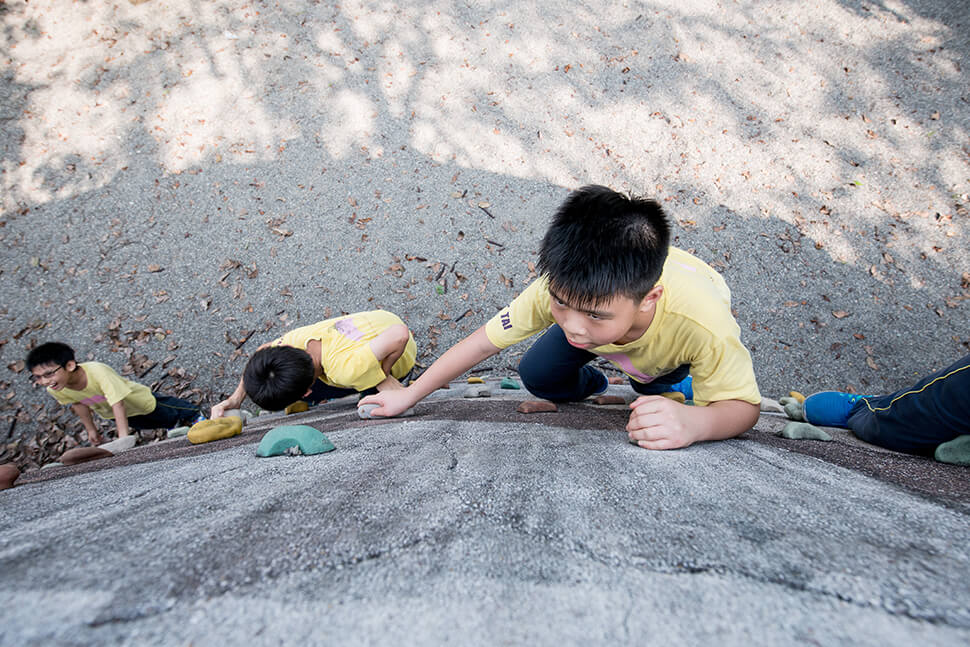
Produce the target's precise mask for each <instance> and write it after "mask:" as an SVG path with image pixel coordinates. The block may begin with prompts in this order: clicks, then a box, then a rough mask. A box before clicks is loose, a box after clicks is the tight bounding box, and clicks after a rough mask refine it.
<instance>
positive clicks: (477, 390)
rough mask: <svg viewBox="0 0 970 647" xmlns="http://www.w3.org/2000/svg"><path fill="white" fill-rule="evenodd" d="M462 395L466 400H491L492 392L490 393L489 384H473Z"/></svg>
mask: <svg viewBox="0 0 970 647" xmlns="http://www.w3.org/2000/svg"><path fill="white" fill-rule="evenodd" d="M461 395H462V397H464V398H489V397H491V396H492V392H491V391H489V389H488V385H487V384H484V383H483V384H472V385H470V386H468V387H467V388H466V389H465V392H464V393H462V394H461Z"/></svg>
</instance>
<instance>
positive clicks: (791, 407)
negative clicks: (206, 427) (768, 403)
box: [778, 397, 805, 422]
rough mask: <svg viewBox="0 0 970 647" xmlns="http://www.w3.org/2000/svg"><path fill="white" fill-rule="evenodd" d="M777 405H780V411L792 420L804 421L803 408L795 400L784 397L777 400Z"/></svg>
mask: <svg viewBox="0 0 970 647" xmlns="http://www.w3.org/2000/svg"><path fill="white" fill-rule="evenodd" d="M778 403H779V404H780V405H781V407H782V409H783V410H784V411H785V415H786V416H788V417H789V418H791V419H792V420H801V421H802V422H804V421H805V407H804V406H802V403H801V402H799V401H798V400H797V399H796V398H792V397H784V398H778Z"/></svg>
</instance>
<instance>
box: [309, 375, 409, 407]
mask: <svg viewBox="0 0 970 647" xmlns="http://www.w3.org/2000/svg"><path fill="white" fill-rule="evenodd" d="M405 379H407V378H405ZM358 393H359V394H361V395H371V394H373V393H377V388H370V389H367V390H366V391H357V390H356V389H345V388H343V387H339V386H330V385H329V384H325V383H324V382H323V381H321V380H313V386H312V387H311V388H310V393H309V394H308V395H305V396H303V397H302V398H300V399H301V400H303V401H304V402H306V403H307V404H319V403H321V402H326V401H327V400H336V399H337V398H343V397H345V396H348V395H355V394H358Z"/></svg>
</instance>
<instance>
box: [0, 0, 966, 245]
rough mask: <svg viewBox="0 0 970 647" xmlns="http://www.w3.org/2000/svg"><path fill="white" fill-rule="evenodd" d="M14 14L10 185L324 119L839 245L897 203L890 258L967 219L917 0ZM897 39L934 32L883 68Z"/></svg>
mask: <svg viewBox="0 0 970 647" xmlns="http://www.w3.org/2000/svg"><path fill="white" fill-rule="evenodd" d="M792 6H795V5H794V4H793V5H792ZM3 20H4V22H5V25H6V27H7V29H8V43H7V48H6V50H5V53H6V56H7V57H8V58H9V62H10V64H9V68H10V70H11V73H12V75H13V77H14V81H15V82H16V83H17V84H20V85H21V86H23V87H24V88H27V90H26V92H28V99H27V101H26V108H25V109H24V111H23V113H22V114H21V115H18V116H17V118H16V119H15V120H14V125H15V126H16V127H17V128H19V131H20V134H21V135H22V138H21V143H20V146H19V150H18V152H17V155H18V157H19V159H13V158H11V157H9V156H8V157H7V158H5V159H3V168H4V170H5V173H4V179H3V184H4V186H5V189H6V191H5V197H4V204H3V208H4V209H7V210H9V209H11V208H12V206H13V204H14V202H18V201H19V202H43V201H49V200H52V199H57V198H65V197H68V196H70V195H72V194H77V193H78V192H82V191H87V190H90V189H92V188H95V187H97V186H104V185H105V184H107V183H109V182H111V181H112V179H113V178H114V177H115V176H116V174H117V173H118V172H119V171H120V169H123V168H126V167H128V166H130V165H131V164H132V163H133V161H134V160H136V159H150V160H151V161H153V162H154V163H155V164H157V165H158V166H159V167H160V168H162V169H163V170H164V171H165V172H166V173H179V172H183V171H185V170H187V169H191V168H203V167H206V166H210V165H218V164H240V165H250V164H252V163H254V162H262V163H274V162H279V161H280V159H281V156H282V154H283V152H284V151H285V149H286V148H287V142H289V141H291V140H294V139H307V138H308V137H311V136H315V139H316V140H317V141H319V142H320V143H321V145H322V146H323V148H324V149H325V154H326V155H329V156H330V157H331V158H332V159H334V160H343V159H348V158H350V157H351V156H354V155H363V156H364V157H367V158H374V157H380V156H381V155H382V154H383V152H384V151H386V150H398V149H402V148H404V147H407V148H409V149H411V150H413V151H415V152H417V153H420V154H423V155H425V156H426V157H427V158H428V159H430V160H433V161H435V162H437V163H451V164H455V165H458V166H461V167H465V168H468V169H474V170H477V171H481V172H487V173H493V174H496V175H505V176H509V177H516V178H522V179H531V180H535V181H536V182H541V183H550V184H553V185H560V186H566V187H573V186H577V185H579V184H584V183H587V182H600V183H604V184H609V185H612V186H615V187H618V188H622V189H625V190H632V191H635V192H639V193H648V194H652V195H655V196H656V197H657V198H658V199H661V200H663V201H665V202H666V203H668V204H669V205H670V207H671V208H672V209H676V210H678V211H679V212H680V213H685V212H686V215H683V216H681V218H682V219H683V220H685V221H687V222H691V223H697V224H700V225H707V224H712V223H714V222H715V221H716V220H717V219H718V218H719V217H720V215H719V212H718V210H720V209H728V210H731V211H733V212H736V213H742V214H745V216H746V217H749V218H753V219H760V220H764V221H782V222H784V223H787V224H789V225H792V226H795V227H797V228H798V229H799V231H800V232H801V233H802V234H803V235H807V236H811V237H812V238H813V240H814V241H815V242H816V243H817V245H818V247H819V248H820V249H824V250H825V252H826V253H828V254H829V255H830V256H831V257H832V259H833V260H835V261H837V262H840V263H855V262H857V261H858V260H859V259H860V258H862V257H863V256H864V255H865V253H864V252H863V251H862V248H863V247H864V245H863V244H862V243H860V242H858V241H857V237H858V235H859V232H862V231H872V230H873V227H874V226H876V225H879V224H881V223H883V222H884V221H885V220H886V219H887V218H889V219H892V220H893V221H894V222H896V223H899V224H900V225H901V226H900V227H899V228H898V231H899V232H902V231H903V230H905V231H906V232H910V233H909V234H907V235H909V236H911V237H912V239H913V240H914V241H917V242H916V243H915V244H913V245H909V246H907V247H906V248H905V250H902V251H899V252H898V253H897V256H898V257H900V258H911V259H915V258H917V257H918V256H919V255H921V254H922V255H924V256H925V255H927V254H929V253H930V252H932V250H934V249H938V248H939V249H942V248H945V244H944V243H945V242H946V241H947V240H953V239H958V240H965V236H966V232H965V231H964V229H963V227H964V225H963V224H961V222H959V221H957V220H953V219H952V218H949V219H948V216H950V215H952V212H953V206H954V198H953V196H955V195H956V196H959V195H963V194H966V193H967V192H968V191H970V186H968V182H970V179H968V178H970V171H968V160H967V155H966V154H965V153H962V152H961V151H960V150H959V147H958V146H954V145H953V144H952V142H958V141H967V140H968V138H970V133H968V130H967V126H966V120H965V119H960V118H957V116H956V115H955V114H954V113H953V112H952V108H951V107H950V106H949V105H948V102H950V103H952V101H953V99H954V97H955V96H956V94H955V93H957V91H956V90H955V89H954V88H955V87H957V86H959V85H960V84H961V81H962V80H964V79H965V72H963V71H962V69H961V67H960V64H959V61H958V60H957V59H958V58H959V53H960V52H959V50H952V49H950V48H948V46H947V44H948V43H949V42H951V41H952V40H953V39H954V38H958V37H959V34H956V33H955V32H954V31H952V30H951V29H950V28H949V27H947V26H946V25H945V24H944V23H943V22H942V21H937V20H935V19H933V18H930V17H927V16H925V15H920V14H919V13H918V12H916V11H914V10H913V9H911V8H910V7H909V5H908V4H907V3H906V2H901V1H897V2H885V3H877V4H875V5H873V6H871V7H867V8H866V9H865V10H864V11H862V10H857V9H856V8H855V7H854V6H850V5H847V4H843V3H840V2H837V1H835V0H832V1H829V2H822V3H819V6H818V7H817V10H815V11H813V12H804V11H800V12H798V20H797V21H796V20H791V19H789V18H788V15H787V14H786V11H785V8H784V3H783V4H782V6H780V7H772V8H764V7H761V6H759V5H757V4H756V3H752V4H750V5H742V6H740V7H735V8H732V9H731V10H728V9H726V8H725V7H722V6H720V5H717V4H715V3H711V4H709V5H705V6H703V7H702V8H698V7H696V6H694V5H691V7H690V11H687V10H686V9H685V8H683V7H681V6H680V5H679V4H678V3H677V2H673V1H670V2H658V3H651V4H649V5H646V4H641V3H632V4H631V3H625V2H611V3H607V4H605V5H602V6H596V7H589V6H570V7H563V6H558V5H552V6H542V7H540V6H537V5H534V4H526V5H521V4H519V5H516V4H511V3H507V2H488V3H479V4H478V5H476V6H474V7H473V6H470V5H467V4H463V3H455V2H450V1H446V0H443V1H441V2H436V3H427V4H420V3H410V4H395V3H393V2H388V1H385V0H374V1H368V0H357V1H354V2H351V3H345V4H340V5H329V4H327V5H313V6H312V7H307V6H305V5H304V4H303V3H299V2H287V3H283V4H279V3H275V4H274V3H268V2H262V1H259V0H256V1H254V2H252V3H251V4H247V5H244V6H237V5H234V4H231V3H227V2H219V1H217V2H211V3H195V2H190V1H189V0H184V1H183V2H167V3H161V2H151V1H149V2H146V3H143V4H138V5H132V4H130V3H127V2H116V3H111V2H106V3H85V4H76V3H63V2H59V1H57V0H48V1H47V2H46V3H44V2H40V3H35V2H32V3H30V5H29V6H27V5H25V7H24V8H23V9H22V10H19V11H17V12H8V13H7V14H6V15H5V16H4V17H3ZM117 24H124V25H126V27H125V28H124V29H120V28H118V27H109V26H107V25H117ZM895 47H905V48H906V51H907V52H909V51H917V52H925V55H923V56H915V57H913V60H906V61H905V62H903V63H901V64H899V65H894V66H893V68H892V71H887V65H886V61H887V59H889V58H890V57H892V56H894V55H895V53H894V51H893V48H895ZM833 50H835V51H838V52H839V54H838V55H837V56H833V55H832V52H833ZM136 69H148V70H150V74H149V75H144V74H142V75H138V76H137V77H135V76H131V77H130V78H129V75H130V74H133V71H134V70H136ZM901 86H906V87H907V88H909V89H910V91H911V92H912V91H913V89H914V88H915V89H916V91H918V92H920V93H921V94H920V96H921V97H922V99H921V102H920V104H919V105H914V104H913V103H904V102H903V101H902V100H900V99H899V97H898V95H899V90H900V87H901ZM308 115H309V117H308ZM148 136H150V138H149V137H148ZM65 169H68V170H65ZM963 202H965V201H963ZM792 204H794V205H795V206H794V207H792ZM937 214H942V215H940V216H938V215H937ZM941 223H943V224H941ZM902 225H905V226H902ZM927 250H930V252H928V251H927ZM930 255H932V254H930Z"/></svg>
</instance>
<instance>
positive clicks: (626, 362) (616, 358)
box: [597, 353, 654, 384]
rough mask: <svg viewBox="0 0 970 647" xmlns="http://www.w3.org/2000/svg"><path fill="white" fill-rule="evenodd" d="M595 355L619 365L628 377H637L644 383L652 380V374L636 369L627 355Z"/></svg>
mask: <svg viewBox="0 0 970 647" xmlns="http://www.w3.org/2000/svg"><path fill="white" fill-rule="evenodd" d="M597 355H599V356H600V357H605V358H606V359H608V360H610V361H611V362H613V363H614V364H616V365H617V366H619V367H620V368H621V369H623V372H624V373H626V374H627V375H629V376H630V377H635V378H637V380H639V381H641V382H643V383H645V384H649V383H650V382H653V380H654V376H651V375H647V374H645V373H641V372H640V371H638V370H637V369H636V367H635V366H633V362H632V361H631V360H630V358H629V356H627V355H625V354H623V353H597Z"/></svg>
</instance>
